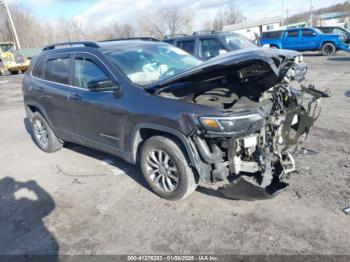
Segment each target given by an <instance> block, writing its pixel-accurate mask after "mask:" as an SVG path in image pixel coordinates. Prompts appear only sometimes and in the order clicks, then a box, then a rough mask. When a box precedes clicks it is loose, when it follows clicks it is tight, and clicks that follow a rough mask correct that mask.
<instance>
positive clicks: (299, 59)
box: [294, 54, 304, 64]
mask: <svg viewBox="0 0 350 262" xmlns="http://www.w3.org/2000/svg"><path fill="white" fill-rule="evenodd" d="M294 61H295V63H297V64H299V63H302V62H304V57H303V55H301V54H300V55H297V56H296V57H295V58H294Z"/></svg>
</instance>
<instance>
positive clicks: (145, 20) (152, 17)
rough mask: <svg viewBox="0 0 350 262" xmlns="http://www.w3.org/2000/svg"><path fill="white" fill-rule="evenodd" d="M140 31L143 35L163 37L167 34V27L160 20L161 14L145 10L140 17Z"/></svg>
mask: <svg viewBox="0 0 350 262" xmlns="http://www.w3.org/2000/svg"><path fill="white" fill-rule="evenodd" d="M138 25H139V28H138V31H139V34H140V35H141V36H150V37H155V38H158V39H162V38H163V37H164V36H165V35H166V28H165V26H164V24H163V23H161V22H160V21H159V14H158V15H157V14H156V13H154V12H145V13H144V14H143V15H142V16H140V17H139V19H138Z"/></svg>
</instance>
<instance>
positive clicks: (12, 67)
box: [0, 42, 30, 75]
mask: <svg viewBox="0 0 350 262" xmlns="http://www.w3.org/2000/svg"><path fill="white" fill-rule="evenodd" d="M29 63H30V61H29V59H27V58H25V57H24V56H23V55H21V54H20V53H19V52H18V51H17V50H16V49H15V45H14V44H13V43H11V42H0V75H10V74H17V73H20V72H25V71H26V70H27V69H28V67H29Z"/></svg>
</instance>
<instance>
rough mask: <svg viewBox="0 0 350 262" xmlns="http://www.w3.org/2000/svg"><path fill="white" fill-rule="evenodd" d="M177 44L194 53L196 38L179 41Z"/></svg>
mask: <svg viewBox="0 0 350 262" xmlns="http://www.w3.org/2000/svg"><path fill="white" fill-rule="evenodd" d="M177 46H178V47H180V48H181V49H183V50H185V51H186V52H187V53H189V54H193V53H194V46H195V44H194V40H192V41H181V42H178V43H177Z"/></svg>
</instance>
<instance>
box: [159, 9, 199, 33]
mask: <svg viewBox="0 0 350 262" xmlns="http://www.w3.org/2000/svg"><path fill="white" fill-rule="evenodd" d="M159 13H160V17H161V22H164V23H165V24H166V26H167V31H168V33H169V34H170V35H176V34H179V33H190V32H192V23H193V15H192V12H191V11H190V10H186V9H184V8H180V7H177V6H171V7H168V8H162V9H161V10H159Z"/></svg>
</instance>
